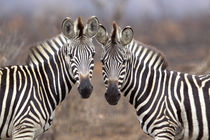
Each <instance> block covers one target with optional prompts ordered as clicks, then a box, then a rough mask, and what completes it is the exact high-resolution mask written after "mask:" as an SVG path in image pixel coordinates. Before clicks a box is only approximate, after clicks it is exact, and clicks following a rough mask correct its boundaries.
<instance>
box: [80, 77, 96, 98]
mask: <svg viewBox="0 0 210 140" xmlns="http://www.w3.org/2000/svg"><path fill="white" fill-rule="evenodd" d="M77 89H78V91H79V93H80V95H81V97H82V98H83V99H87V98H89V97H90V95H91V93H92V91H93V86H92V84H91V83H90V80H89V78H82V79H81V81H80V84H79V86H78V88H77Z"/></svg>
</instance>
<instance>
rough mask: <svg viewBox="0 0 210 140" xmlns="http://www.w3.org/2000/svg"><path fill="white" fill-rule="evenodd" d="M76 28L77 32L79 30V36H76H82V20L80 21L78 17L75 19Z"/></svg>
mask: <svg viewBox="0 0 210 140" xmlns="http://www.w3.org/2000/svg"><path fill="white" fill-rule="evenodd" d="M77 22H78V23H77V28H78V30H79V35H78V36H82V34H83V30H84V25H83V24H82V19H81V17H78V19H77Z"/></svg>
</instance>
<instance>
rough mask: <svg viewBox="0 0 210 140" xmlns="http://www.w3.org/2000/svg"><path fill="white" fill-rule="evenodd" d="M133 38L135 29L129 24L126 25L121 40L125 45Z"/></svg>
mask: <svg viewBox="0 0 210 140" xmlns="http://www.w3.org/2000/svg"><path fill="white" fill-rule="evenodd" d="M132 39H133V29H132V28H131V27H129V26H127V27H125V28H124V29H123V30H122V32H121V36H120V41H121V43H122V45H123V46H125V45H128V44H129V43H130V42H131V41H132Z"/></svg>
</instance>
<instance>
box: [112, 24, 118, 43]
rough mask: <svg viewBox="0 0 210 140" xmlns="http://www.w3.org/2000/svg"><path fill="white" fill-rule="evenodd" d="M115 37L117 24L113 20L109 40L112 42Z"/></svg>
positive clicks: (114, 40)
mask: <svg viewBox="0 0 210 140" xmlns="http://www.w3.org/2000/svg"><path fill="white" fill-rule="evenodd" d="M116 37H117V24H116V22H115V21H114V22H113V30H112V33H111V42H112V43H115V42H116Z"/></svg>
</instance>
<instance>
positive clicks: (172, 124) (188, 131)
mask: <svg viewBox="0 0 210 140" xmlns="http://www.w3.org/2000/svg"><path fill="white" fill-rule="evenodd" d="M103 48H104V49H103V51H104V52H103V53H102V63H103V65H102V73H103V76H104V82H105V85H106V87H107V91H106V94H107V93H108V92H109V93H110V95H107V96H109V97H107V101H108V102H109V103H110V104H111V103H113V102H114V103H115V102H116V99H113V98H116V97H117V96H114V94H115V92H117V91H116V90H114V88H113V89H112V90H111V86H112V87H114V86H113V85H111V84H110V83H112V82H113V79H114V82H115V83H116V85H117V90H118V91H119V92H121V94H123V95H124V96H125V97H126V98H127V99H128V100H129V102H130V104H132V105H133V106H134V108H135V109H136V113H137V117H138V120H139V122H140V125H141V128H142V129H143V131H144V132H145V133H146V134H148V135H150V136H152V137H153V138H154V139H168V140H169V139H171V140H172V139H205V140H207V139H210V111H209V110H208V107H209V106H210V76H209V75H199V76H196V75H190V74H188V73H181V72H176V71H172V70H168V69H167V62H166V59H165V57H164V56H163V55H162V54H161V53H160V52H159V51H158V50H155V49H154V48H152V47H149V46H147V45H145V44H142V43H140V42H138V41H136V40H133V41H132V42H131V43H130V44H128V45H127V46H122V45H121V43H120V42H117V41H116V42H114V43H113V42H111V41H110V42H108V43H107V44H106V45H105V46H103ZM126 51H129V53H130V54H129V56H130V57H129V59H125V58H126V57H128V56H127V54H128V53H127V54H126V53H125V52H126ZM114 71H115V72H114ZM110 73H112V74H114V75H111V76H110Z"/></svg>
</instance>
